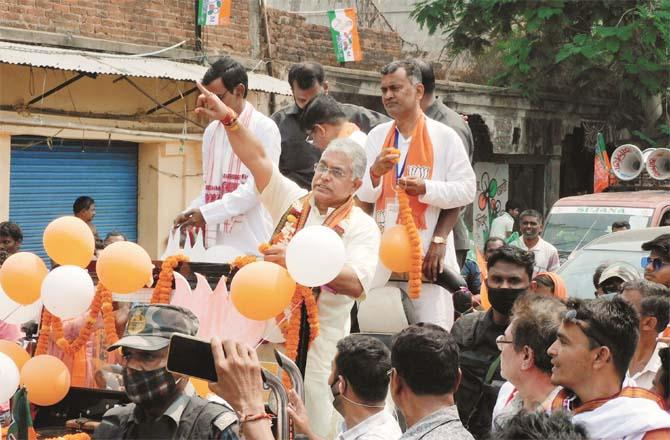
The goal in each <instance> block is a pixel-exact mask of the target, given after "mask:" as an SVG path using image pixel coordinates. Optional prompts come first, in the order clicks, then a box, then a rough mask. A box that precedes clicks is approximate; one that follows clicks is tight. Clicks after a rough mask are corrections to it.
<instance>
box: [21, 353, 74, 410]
mask: <svg viewBox="0 0 670 440" xmlns="http://www.w3.org/2000/svg"><path fill="white" fill-rule="evenodd" d="M21 385H22V386H24V387H26V388H27V389H28V400H29V401H30V402H31V403H34V404H35V405H39V406H49V405H54V404H56V403H58V402H60V401H61V400H63V398H64V397H65V395H66V394H67V392H68V390H69V389H70V371H68V369H67V367H66V366H65V364H64V363H63V361H61V360H60V359H58V358H57V357H55V356H51V355H48V354H42V355H39V356H35V357H34V358H32V359H30V360H29V361H28V362H26V363H25V365H24V366H23V368H22V369H21Z"/></svg>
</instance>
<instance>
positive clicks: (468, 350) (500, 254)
mask: <svg viewBox="0 0 670 440" xmlns="http://www.w3.org/2000/svg"><path fill="white" fill-rule="evenodd" d="M534 264H535V258H534V256H533V253H532V252H527V251H524V250H521V249H519V248H515V247H510V246H503V247H501V248H499V249H497V250H495V251H494V253H493V254H491V255H490V256H489V258H488V260H487V269H488V277H487V279H486V287H487V289H488V296H489V301H490V302H491V308H490V309H489V310H488V311H486V312H478V313H472V314H469V315H465V316H463V317H462V318H461V319H459V320H458V321H456V322H455V323H454V327H453V328H452V330H451V332H452V335H453V336H454V339H456V342H457V343H458V347H459V349H460V367H461V372H462V374H463V379H462V381H461V386H460V388H459V389H458V391H457V392H456V396H455V397H456V404H457V406H458V413H459V415H460V418H461V421H462V422H463V425H465V427H466V428H467V429H468V430H469V431H470V432H471V433H472V434H473V435H474V436H475V437H476V438H478V439H481V438H484V437H486V436H487V434H488V432H489V430H490V428H491V414H492V412H493V407H494V406H495V402H496V398H497V396H498V391H499V390H500V386H501V385H502V383H503V382H504V380H503V379H502V377H501V376H500V351H499V350H498V347H497V346H496V338H497V337H498V336H500V335H502V334H504V333H505V329H506V328H507V325H508V324H509V320H510V314H511V311H512V306H513V305H514V301H515V300H516V299H517V298H518V297H519V295H521V294H522V293H523V292H524V291H526V290H527V289H529V287H530V282H531V280H532V275H533V266H534Z"/></svg>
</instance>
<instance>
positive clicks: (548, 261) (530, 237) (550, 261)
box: [511, 209, 561, 277]
mask: <svg viewBox="0 0 670 440" xmlns="http://www.w3.org/2000/svg"><path fill="white" fill-rule="evenodd" d="M519 219H520V220H519V223H520V224H521V237H519V238H518V239H517V240H515V241H513V242H512V243H511V245H512V246H516V247H519V248H521V249H523V250H525V251H530V252H532V253H533V254H535V268H534V270H533V277H535V275H537V274H538V273H540V272H556V270H557V269H558V267H559V266H560V264H561V263H560V260H559V259H558V250H556V248H555V247H554V246H553V245H552V244H551V243H548V242H546V241H544V240H543V239H542V237H540V234H541V233H542V220H543V219H542V214H540V213H539V212H537V211H535V210H534V209H527V210H525V211H524V212H522V213H521V215H520V216H519Z"/></svg>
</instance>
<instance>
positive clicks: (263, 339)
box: [254, 304, 301, 350]
mask: <svg viewBox="0 0 670 440" xmlns="http://www.w3.org/2000/svg"><path fill="white" fill-rule="evenodd" d="M300 305H301V304H296V305H294V306H293V308H292V309H291V311H290V313H285V314H284V317H283V318H282V320H281V321H279V322H278V323H277V324H275V325H276V326H277V328H280V326H281V325H282V324H283V323H284V321H286V320H287V319H289V317H290V316H291V314H292V313H293V312H294V311H295V309H297V308H298V307H299V306H300ZM265 342H268V341H267V339H265V338H261V340H260V341H258V344H256V346H255V347H254V350H257V349H258V347H260V346H261V345H263V343H265Z"/></svg>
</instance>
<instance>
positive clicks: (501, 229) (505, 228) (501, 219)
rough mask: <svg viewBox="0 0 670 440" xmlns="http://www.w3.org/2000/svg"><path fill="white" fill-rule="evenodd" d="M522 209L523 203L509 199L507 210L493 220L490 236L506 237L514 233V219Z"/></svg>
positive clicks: (506, 204)
mask: <svg viewBox="0 0 670 440" xmlns="http://www.w3.org/2000/svg"><path fill="white" fill-rule="evenodd" d="M520 209H521V205H519V204H518V203H517V202H516V201H515V200H508V201H507V202H506V203H505V212H503V213H502V214H500V215H499V216H498V217H496V218H494V219H493V221H492V222H491V230H490V231H489V237H499V238H502V239H506V238H508V237H509V236H510V235H512V231H513V230H514V220H516V218H517V217H518V216H519V212H520V211H519V210H520Z"/></svg>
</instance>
